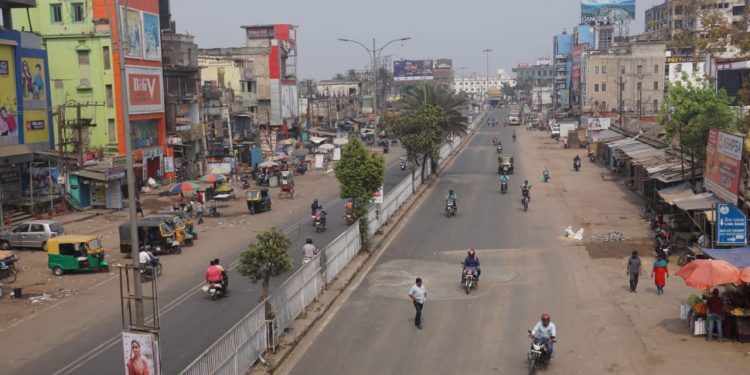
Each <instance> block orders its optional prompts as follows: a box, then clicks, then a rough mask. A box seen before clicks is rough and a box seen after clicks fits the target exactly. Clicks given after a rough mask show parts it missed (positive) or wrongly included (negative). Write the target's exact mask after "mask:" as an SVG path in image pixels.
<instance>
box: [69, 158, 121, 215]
mask: <svg viewBox="0 0 750 375" xmlns="http://www.w3.org/2000/svg"><path fill="white" fill-rule="evenodd" d="M124 179H125V168H123V167H108V168H96V169H82V170H79V171H75V172H71V173H70V174H69V175H68V184H67V186H68V192H69V196H70V197H71V198H72V200H73V201H74V202H75V203H76V204H78V205H79V206H80V208H86V207H94V208H106V209H116V210H119V209H122V208H123V195H122V190H123V189H122V186H123V180H124Z"/></svg>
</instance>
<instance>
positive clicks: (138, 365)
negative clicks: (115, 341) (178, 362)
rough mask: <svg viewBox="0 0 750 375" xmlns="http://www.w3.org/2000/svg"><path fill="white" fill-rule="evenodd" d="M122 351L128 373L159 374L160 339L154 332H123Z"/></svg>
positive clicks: (136, 374) (133, 374)
mask: <svg viewBox="0 0 750 375" xmlns="http://www.w3.org/2000/svg"><path fill="white" fill-rule="evenodd" d="M122 352H123V361H124V364H125V374H126V375H138V374H150V375H159V374H160V373H161V368H160V367H161V366H160V363H159V360H160V358H159V341H158V340H157V337H156V335H154V334H153V333H143V332H132V331H126V332H123V333H122Z"/></svg>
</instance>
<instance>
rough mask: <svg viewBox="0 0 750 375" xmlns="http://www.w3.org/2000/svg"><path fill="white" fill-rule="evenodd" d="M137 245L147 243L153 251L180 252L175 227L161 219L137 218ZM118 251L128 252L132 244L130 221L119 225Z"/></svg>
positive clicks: (141, 245)
mask: <svg viewBox="0 0 750 375" xmlns="http://www.w3.org/2000/svg"><path fill="white" fill-rule="evenodd" d="M137 225H138V245H139V247H143V246H145V245H148V246H149V247H150V248H151V250H152V251H153V252H154V253H172V254H179V253H180V252H181V248H180V242H179V241H177V239H176V237H175V229H174V228H173V227H172V226H170V225H169V224H168V223H166V222H165V221H164V220H162V219H140V220H138V224H137ZM119 232H120V253H123V254H130V251H131V247H132V245H133V243H132V241H131V238H130V223H125V224H122V225H120V227H119Z"/></svg>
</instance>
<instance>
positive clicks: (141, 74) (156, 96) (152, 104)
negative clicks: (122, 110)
mask: <svg viewBox="0 0 750 375" xmlns="http://www.w3.org/2000/svg"><path fill="white" fill-rule="evenodd" d="M126 70H127V75H128V97H129V99H128V104H129V107H128V108H129V109H130V113H133V114H136V113H158V112H164V93H163V92H162V88H161V83H162V70H161V68H146V67H133V66H128V67H127V68H126Z"/></svg>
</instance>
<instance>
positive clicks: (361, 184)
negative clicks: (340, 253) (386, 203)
mask: <svg viewBox="0 0 750 375" xmlns="http://www.w3.org/2000/svg"><path fill="white" fill-rule="evenodd" d="M335 171H336V178H337V179H338V180H339V185H340V188H341V193H340V196H341V198H344V199H353V200H354V215H355V217H358V218H359V230H360V235H361V236H362V246H363V247H364V248H365V249H367V248H368V242H367V230H368V223H367V208H368V206H369V204H370V200H371V199H372V197H373V196H374V195H375V193H376V192H377V191H379V190H380V187H382V186H383V180H384V179H385V159H384V158H383V157H382V156H381V155H378V154H372V153H370V152H368V151H367V149H366V148H365V144H364V143H362V141H361V140H360V139H359V138H352V139H351V140H350V141H349V143H347V144H346V146H344V149H343V150H342V152H341V160H339V161H338V163H336V167H335Z"/></svg>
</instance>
